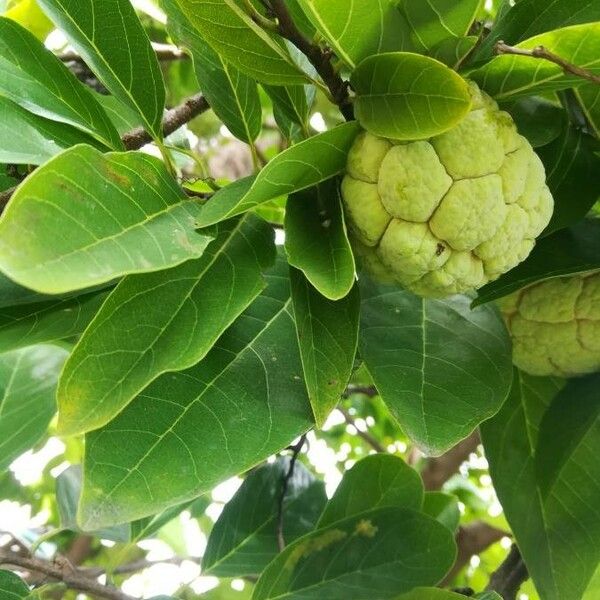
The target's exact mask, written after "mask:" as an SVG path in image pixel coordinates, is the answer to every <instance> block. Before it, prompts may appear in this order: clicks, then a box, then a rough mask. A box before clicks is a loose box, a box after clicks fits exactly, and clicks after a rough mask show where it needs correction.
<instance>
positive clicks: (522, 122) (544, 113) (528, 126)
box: [503, 97, 567, 148]
mask: <svg viewBox="0 0 600 600" xmlns="http://www.w3.org/2000/svg"><path fill="white" fill-rule="evenodd" d="M503 108H504V109H505V110H507V111H508V112H509V113H510V115H511V116H512V118H513V119H514V121H515V123H516V125H517V129H518V130H519V133H520V134H521V135H523V136H525V137H526V138H527V140H528V141H529V143H530V144H531V145H532V146H533V147H534V148H538V147H540V146H545V145H546V144H549V143H550V142H553V141H554V140H555V139H556V138H558V137H559V136H560V134H561V133H562V132H564V131H565V129H566V126H567V115H566V112H565V111H564V110H563V109H562V108H561V107H560V106H557V105H556V104H553V103H552V102H548V100H544V99H543V98H541V97H532V98H521V99H519V100H517V101H516V102H513V103H511V104H509V105H508V106H503Z"/></svg>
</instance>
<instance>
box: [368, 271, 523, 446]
mask: <svg viewBox="0 0 600 600" xmlns="http://www.w3.org/2000/svg"><path fill="white" fill-rule="evenodd" d="M362 296H363V310H362V335H361V338H360V354H361V356H362V358H363V359H364V361H365V363H366V366H367V368H368V370H369V372H370V374H371V376H372V377H373V380H374V382H375V385H376V386H377V389H378V391H379V393H380V394H381V397H382V399H383V401H384V402H385V403H386V405H387V406H388V408H389V409H390V411H391V413H392V415H393V416H394V417H395V418H396V419H397V421H398V423H399V424H400V426H401V427H402V428H403V429H404V431H405V433H406V434H407V435H408V436H409V437H410V438H411V439H412V440H413V441H414V442H416V443H417V444H418V445H419V446H420V447H421V448H423V449H424V450H425V451H426V452H428V453H430V454H442V453H443V452H444V451H446V450H448V449H449V448H451V447H452V446H454V445H455V444H456V443H457V442H459V441H460V440H461V439H463V438H465V437H467V435H469V433H471V432H472V431H473V430H474V429H475V427H477V425H478V424H479V423H481V421H483V420H485V419H487V418H489V417H491V416H492V415H493V414H495V413H496V412H497V411H498V409H499V408H500V406H501V405H502V403H503V402H504V400H505V398H506V396H507V394H508V392H509V390H510V385H511V380H512V361H511V348H510V340H509V338H508V334H507V333H506V329H505V327H504V323H503V321H502V318H501V317H500V315H499V313H498V311H497V310H496V309H495V307H492V306H489V307H487V310H481V309H477V310H470V308H469V303H470V301H469V298H467V297H465V296H453V297H451V298H448V299H446V300H429V299H424V298H420V297H418V296H415V295H413V294H411V293H410V292H407V291H404V290H400V289H398V288H397V287H392V286H384V285H375V284H373V283H371V282H368V281H365V282H364V285H363V287H362Z"/></svg>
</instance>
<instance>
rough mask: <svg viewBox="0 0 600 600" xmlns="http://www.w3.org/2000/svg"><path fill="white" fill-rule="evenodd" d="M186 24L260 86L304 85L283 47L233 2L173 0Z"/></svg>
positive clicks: (300, 74)
mask: <svg viewBox="0 0 600 600" xmlns="http://www.w3.org/2000/svg"><path fill="white" fill-rule="evenodd" d="M175 1H176V2H177V3H178V4H179V6H180V8H181V10H182V12H183V13H184V14H185V16H186V17H187V18H188V20H189V22H190V23H191V24H192V25H193V26H194V27H195V28H196V29H197V30H198V31H199V32H200V34H201V35H202V37H203V38H204V39H205V40H206V41H207V42H208V43H209V44H210V45H211V46H212V47H213V48H214V50H215V51H216V52H217V53H219V54H220V55H221V56H222V57H223V58H224V59H225V60H226V61H227V62H230V63H231V64H232V65H234V66H235V67H237V68H238V69H239V70H240V71H241V72H242V73H245V74H246V75H249V76H250V77H252V78H253V79H256V80H257V81H260V82H263V83H270V84H273V85H287V84H290V83H306V81H307V77H306V75H305V74H304V73H303V72H302V70H301V69H300V68H299V67H298V66H297V65H296V63H295V62H294V61H293V60H292V58H291V56H290V54H289V52H288V51H287V49H286V47H285V46H284V45H283V44H282V43H281V42H280V40H279V39H277V38H275V37H273V36H272V35H271V34H269V33H268V32H267V31H265V30H264V29H263V28H262V27H261V26H260V25H258V24H257V23H255V22H254V21H253V20H252V18H251V17H250V16H249V15H248V14H247V13H246V11H245V10H244V9H243V8H242V7H241V6H240V4H239V3H238V2H236V0H215V1H214V2H205V1H204V0H175Z"/></svg>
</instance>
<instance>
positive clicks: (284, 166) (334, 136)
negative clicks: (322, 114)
mask: <svg viewBox="0 0 600 600" xmlns="http://www.w3.org/2000/svg"><path fill="white" fill-rule="evenodd" d="M358 132H359V127H358V124H357V123H356V122H352V123H346V124H344V125H340V126H338V127H335V128H334V129H331V130H329V131H326V132H325V133H321V134H319V135H316V136H314V137H311V138H309V139H308V140H305V141H303V142H300V143H299V144H296V145H294V146H292V147H291V148H288V149H287V150H285V151H284V152H282V153H281V154H278V155H277V156H276V157H275V158H274V159H273V160H271V161H270V162H269V164H267V166H266V167H265V168H264V169H262V171H261V172H260V173H259V174H258V176H257V177H256V178H251V177H249V178H246V179H239V180H238V181H236V182H235V183H233V184H231V185H229V186H227V187H225V188H223V189H222V190H220V191H219V192H217V193H216V194H215V195H214V196H213V197H212V198H211V199H210V200H209V201H208V203H207V204H205V205H204V206H203V208H202V210H201V212H200V215H199V217H198V224H199V226H201V227H206V226H207V225H213V224H214V223H218V222H219V221H222V220H224V219H227V218H229V217H233V216H235V215H238V214H241V213H243V212H246V211H247V210H250V209H252V208H255V207H257V206H259V205H260V204H263V203H264V202H268V201H269V200H273V199H274V198H277V197H279V196H282V195H284V194H291V193H293V192H297V191H300V190H303V189H305V188H309V187H312V186H314V185H316V184H317V183H320V182H321V181H325V180H326V179H330V178H331V177H333V176H334V175H337V174H338V173H341V172H342V171H343V170H344V169H345V168H346V158H347V155H348V151H349V150H350V146H351V145H352V142H353V141H354V138H355V137H356V135H357V134H358Z"/></svg>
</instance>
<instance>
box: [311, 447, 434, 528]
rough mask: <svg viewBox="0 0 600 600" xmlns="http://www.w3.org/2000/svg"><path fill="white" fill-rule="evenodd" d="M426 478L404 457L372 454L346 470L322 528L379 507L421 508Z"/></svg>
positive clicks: (323, 516)
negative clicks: (423, 478) (403, 458)
mask: <svg viewBox="0 0 600 600" xmlns="http://www.w3.org/2000/svg"><path fill="white" fill-rule="evenodd" d="M422 504H423V482H422V481H421V478H420V477H419V474H418V473H417V472H416V471H415V470H414V469H412V468H411V467H409V466H408V465H407V464H406V463H405V462H404V461H403V460H402V459H401V458H400V457H398V456H393V455H391V454H372V455H370V456H367V457H366V458H363V459H362V460H360V461H358V462H357V463H356V464H355V465H354V466H353V467H352V468H351V469H350V470H348V471H346V474H345V475H344V478H343V479H342V482H341V483H340V485H339V486H338V488H337V490H336V491H335V494H334V496H333V497H332V498H331V500H330V501H329V502H328V503H327V506H326V507H325V510H324V511H323V514H322V515H321V518H320V520H319V528H323V527H327V526H329V525H332V524H334V523H336V522H338V521H342V520H343V519H346V518H348V517H353V516H356V515H360V514H362V513H365V512H367V511H369V510H373V509H376V508H385V507H395V508H409V509H412V510H417V511H418V510H421V506H422Z"/></svg>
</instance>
